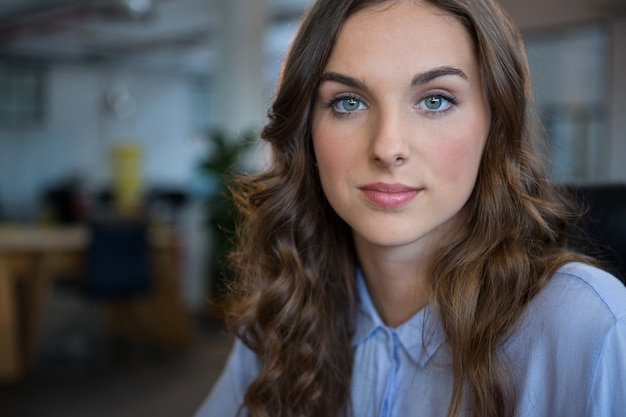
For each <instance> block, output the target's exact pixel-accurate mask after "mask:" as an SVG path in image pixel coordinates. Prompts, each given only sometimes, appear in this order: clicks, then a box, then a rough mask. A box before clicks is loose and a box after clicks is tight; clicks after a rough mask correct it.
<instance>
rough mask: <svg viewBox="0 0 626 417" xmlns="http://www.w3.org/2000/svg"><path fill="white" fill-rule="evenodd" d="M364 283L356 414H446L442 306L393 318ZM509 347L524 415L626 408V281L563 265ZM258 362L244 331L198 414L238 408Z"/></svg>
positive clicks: (227, 413)
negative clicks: (384, 314) (394, 321)
mask: <svg viewBox="0 0 626 417" xmlns="http://www.w3.org/2000/svg"><path fill="white" fill-rule="evenodd" d="M359 293H360V300H361V303H360V307H359V311H358V321H357V329H356V333H355V335H354V339H353V344H354V347H355V358H354V370H353V379H352V407H353V415H354V416H356V417H391V416H394V417H406V416H420V417H445V415H446V412H447V410H448V406H449V404H450V398H451V394H452V372H451V370H450V367H449V365H450V363H451V356H450V352H449V349H448V346H447V344H446V343H445V341H446V338H445V335H444V332H443V330H442V328H441V326H440V323H439V321H438V316H437V314H436V311H435V310H434V309H433V308H432V307H426V308H424V309H422V310H421V311H420V312H418V313H417V314H416V315H415V316H414V317H413V318H411V319H410V320H409V321H408V322H406V323H404V324H402V325H401V326H399V327H397V328H390V327H387V326H386V325H385V324H384V323H383V322H382V320H381V318H380V316H379V315H378V313H377V311H376V309H375V308H374V305H373V303H372V301H371V298H370V296H369V294H368V292H367V288H366V286H365V283H364V280H363V278H362V277H361V276H359ZM502 357H503V358H507V360H508V362H507V363H509V366H510V375H511V377H512V379H513V382H514V384H515V387H516V390H517V391H516V392H517V405H516V415H517V416H520V417H521V416H524V417H531V416H532V417H561V416H567V417H592V416H594V417H624V416H626V288H625V287H624V286H623V285H622V284H621V283H620V282H619V281H618V280H617V279H615V278H614V277H612V276H611V275H609V274H607V273H605V272H603V271H601V270H599V269H596V268H593V267H590V266H586V265H582V264H569V265H566V266H564V267H562V268H561V269H560V270H559V271H558V272H557V273H556V274H555V276H554V277H553V278H552V280H550V282H549V283H548V284H547V285H546V287H545V288H544V289H542V291H541V292H540V293H539V294H538V295H537V296H536V297H535V298H534V299H533V300H532V301H531V302H530V304H529V305H528V308H527V309H526V312H525V314H524V315H523V317H522V320H521V322H520V325H519V327H518V328H517V331H516V332H515V333H514V334H513V335H512V337H511V338H510V339H509V340H508V341H507V343H506V346H505V348H504V352H503V356H502ZM259 369H260V366H259V362H258V360H257V358H256V356H255V355H254V354H253V353H252V352H251V351H250V350H248V349H247V348H246V347H245V346H244V345H243V344H242V343H241V342H240V341H236V342H235V344H234V347H233V350H232V352H231V355H230V357H229V359H228V362H227V364H226V367H225V369H224V372H223V373H222V376H221V377H220V379H219V380H218V382H217V383H216V385H215V386H214V387H213V390H212V392H211V394H210V395H209V397H208V398H207V400H206V401H205V402H204V404H203V405H202V406H201V407H200V409H199V410H198V412H197V414H196V417H234V416H235V415H236V413H237V410H238V408H239V405H240V404H241V401H242V398H243V395H244V393H245V390H246V387H247V386H248V384H249V383H250V382H251V381H252V380H253V379H254V378H255V376H256V374H257V373H258V372H259ZM463 415H464V416H465V415H469V396H466V399H465V407H464V413H463Z"/></svg>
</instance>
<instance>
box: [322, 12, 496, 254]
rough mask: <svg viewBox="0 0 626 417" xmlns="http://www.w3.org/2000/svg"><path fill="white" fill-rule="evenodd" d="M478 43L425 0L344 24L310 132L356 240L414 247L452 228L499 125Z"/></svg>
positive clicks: (334, 200) (329, 189)
mask: <svg viewBox="0 0 626 417" xmlns="http://www.w3.org/2000/svg"><path fill="white" fill-rule="evenodd" d="M474 49H475V48H474V45H473V42H472V40H471V38H470V35H469V33H468V32H467V31H466V29H465V28H464V27H463V26H462V25H461V24H460V23H459V22H458V21H457V20H456V19H455V18H453V17H451V16H449V15H447V14H444V13H443V12H441V11H439V10H438V9H435V8H432V7H431V6H426V5H424V4H422V3H420V2H415V1H402V2H396V3H394V4H393V5H392V6H390V5H388V4H386V5H382V6H376V7H373V8H370V9H365V10H362V11H360V12H358V13H356V14H355V15H353V16H352V17H351V18H350V19H348V21H347V22H346V23H345V25H344V27H343V29H342V30H341V32H340V34H339V37H338V39H337V41H336V44H335V47H334V49H333V52H332V54H331V56H330V59H329V61H328V64H327V66H326V68H325V72H324V76H323V78H322V81H321V84H320V87H319V90H318V92H317V99H316V103H315V106H314V109H313V116H312V133H313V144H314V150H315V155H316V157H317V163H318V169H319V175H320V179H321V183H322V188H323V190H324V193H325V195H326V198H327V199H328V201H329V202H330V204H331V206H332V207H333V209H334V210H335V211H336V212H337V214H338V215H339V216H340V217H341V218H342V219H343V220H344V221H345V222H346V223H347V224H349V225H350V227H351V228H352V230H353V234H354V238H355V243H356V245H357V248H365V247H370V248H374V247H385V248H391V247H404V248H408V249H410V252H409V253H413V254H415V251H416V250H417V251H420V250H424V249H427V248H428V249H431V248H432V247H433V245H434V246H436V245H437V244H438V243H440V241H441V239H442V238H443V236H444V235H446V234H447V233H449V232H450V231H451V230H452V229H453V228H454V226H455V219H458V218H459V212H460V210H461V208H462V207H463V206H464V205H465V203H466V202H467V200H468V198H469V196H470V194H471V192H472V190H473V188H474V184H475V182H476V177H477V173H478V168H479V164H480V160H481V155H482V152H483V148H484V146H485V142H486V138H487V134H488V131H489V124H490V115H489V111H488V108H487V103H486V102H485V99H484V96H483V89H482V85H481V79H480V73H479V68H478V63H477V60H476V56H475V52H474Z"/></svg>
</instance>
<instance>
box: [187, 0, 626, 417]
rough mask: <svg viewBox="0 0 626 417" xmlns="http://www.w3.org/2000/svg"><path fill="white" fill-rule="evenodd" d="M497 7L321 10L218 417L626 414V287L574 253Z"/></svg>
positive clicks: (240, 304)
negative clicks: (243, 416)
mask: <svg viewBox="0 0 626 417" xmlns="http://www.w3.org/2000/svg"><path fill="white" fill-rule="evenodd" d="M529 102H530V85H529V78H528V70H527V65H526V59H525V55H524V51H523V47H522V43H521V40H520V37H519V34H518V32H517V30H516V29H515V28H514V26H513V24H512V23H511V22H510V21H509V19H508V18H507V17H506V16H505V15H504V13H503V12H502V11H501V10H500V9H499V8H498V6H497V5H496V4H494V2H493V1H491V0H428V1H426V0H396V1H394V0H391V1H380V0H378V1H377V0H370V1H366V0H346V1H337V0H319V1H318V2H317V3H316V4H315V5H314V6H313V8H312V10H311V11H310V12H309V14H308V15H307V17H306V19H305V20H304V22H303V24H302V27H301V29H300V31H299V34H298V36H297V37H296V39H295V41H294V44H293V46H292V50H291V52H290V55H289V57H288V58H287V61H286V63H285V66H284V70H283V74H282V79H281V83H280V88H279V90H278V92H277V97H276V99H275V102H274V105H273V107H272V109H271V112H270V121H269V123H268V125H267V126H266V127H265V129H264V130H263V133H262V137H263V138H264V139H265V140H266V141H268V142H269V143H270V144H271V146H272V149H273V164H272V166H271V168H270V169H269V170H267V171H265V172H262V173H260V174H258V175H256V176H253V177H248V178H244V179H242V181H241V183H240V188H239V189H238V191H237V192H236V193H235V196H236V198H237V199H238V202H239V203H240V207H241V209H242V213H243V214H244V215H245V221H244V222H243V225H242V227H241V229H240V231H239V234H240V239H239V249H238V250H237V251H236V253H234V254H233V261H234V265H235V267H236V268H237V273H238V277H239V280H238V282H237V283H236V288H234V294H235V295H236V299H235V301H234V303H233V307H232V312H231V316H230V321H229V324H230V326H231V328H232V329H233V330H234V331H235V332H236V334H237V336H238V340H237V341H236V343H235V347H234V350H233V352H232V354H231V357H230V358H229V361H228V363H227V365H226V369H225V371H224V373H223V375H222V377H221V378H220V380H219V381H218V383H217V385H216V386H215V387H214V389H213V391H212V394H211V395H210V396H209V398H208V400H207V401H206V402H205V404H203V406H202V407H201V409H200V410H199V411H198V414H197V415H198V416H202V417H205V416H232V415H237V414H238V413H239V414H240V415H249V416H272V417H276V416H339V415H353V416H358V417H363V416H399V417H404V416H446V415H447V416H473V417H479V416H480V417H484V416H494V417H495V416H512V415H518V416H550V417H552V416H617V415H618V413H623V410H624V409H626V399H625V397H626V394H625V393H624V392H623V389H622V390H621V391H619V390H620V388H617V387H620V386H621V387H624V384H625V383H626V361H625V359H624V356H625V354H624V352H626V318H624V316H625V315H626V289H624V287H623V286H622V285H621V284H620V283H619V282H618V281H617V280H616V279H615V278H614V277H612V276H610V275H609V274H607V273H604V272H602V271H601V270H599V269H596V268H594V267H592V266H589V264H590V261H589V260H588V259H586V258H585V257H584V256H582V255H580V254H577V253H575V252H572V251H569V250H567V249H566V247H565V245H566V242H565V234H566V229H567V225H568V223H569V219H568V216H567V214H566V213H567V212H566V210H565V207H564V205H563V204H562V202H561V199H560V198H559V196H558V194H557V193H556V191H555V190H554V189H553V187H551V186H550V184H549V183H548V182H547V180H546V177H545V173H544V171H543V166H542V162H541V160H540V156H541V153H540V152H539V151H538V150H537V148H536V145H535V142H536V140H537V136H538V135H537V129H535V122H534V121H533V120H532V118H531V115H530V112H529Z"/></svg>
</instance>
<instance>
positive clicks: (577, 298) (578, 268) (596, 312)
mask: <svg viewBox="0 0 626 417" xmlns="http://www.w3.org/2000/svg"><path fill="white" fill-rule="evenodd" d="M538 301H539V302H543V303H547V304H548V305H551V304H552V303H556V304H557V305H559V306H561V310H563V311H562V312H563V313H565V314H568V315H570V314H571V315H577V313H576V312H579V313H578V314H584V315H587V316H589V315H593V317H596V318H599V316H601V317H603V318H605V319H606V320H608V321H610V322H612V321H617V320H620V319H623V318H624V317H625V316H626V287H624V284H622V283H621V282H620V281H619V280H618V279H617V278H616V277H614V276H613V275H611V274H609V273H608V272H606V271H604V270H602V269H599V268H597V267H594V266H591V265H586V264H582V263H569V264H566V265H564V266H562V267H561V268H559V269H558V270H557V272H556V273H555V274H554V276H553V277H552V279H551V280H550V281H549V282H548V284H547V285H546V287H545V288H544V289H543V290H542V291H541V292H540V293H539V295H538ZM553 306H554V305H553ZM553 312H555V311H554V310H553Z"/></svg>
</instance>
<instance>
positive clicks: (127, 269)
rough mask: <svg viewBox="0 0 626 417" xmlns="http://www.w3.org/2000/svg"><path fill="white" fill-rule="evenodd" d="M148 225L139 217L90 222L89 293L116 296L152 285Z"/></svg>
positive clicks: (143, 292) (133, 293) (143, 290)
mask: <svg viewBox="0 0 626 417" xmlns="http://www.w3.org/2000/svg"><path fill="white" fill-rule="evenodd" d="M153 281H154V280H153V272H152V270H151V262H150V245H149V238H148V227H147V225H146V223H145V222H141V221H110V222H97V223H92V224H91V225H90V242H89V245H88V249H87V259H86V276H85V288H86V290H87V293H88V294H89V295H90V296H93V297H96V298H100V299H107V300H119V299H128V298H132V297H137V296H142V295H146V294H148V293H149V292H150V291H151V290H152V288H153Z"/></svg>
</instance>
